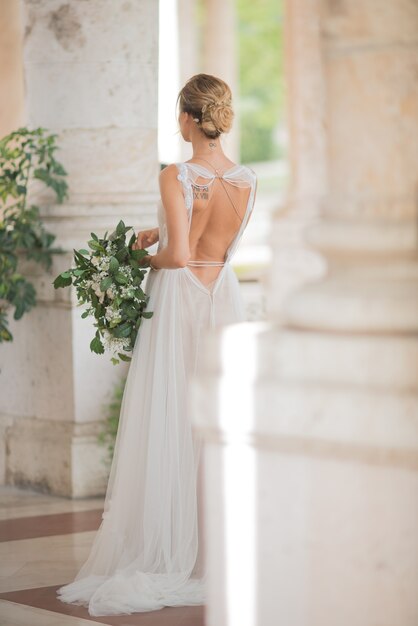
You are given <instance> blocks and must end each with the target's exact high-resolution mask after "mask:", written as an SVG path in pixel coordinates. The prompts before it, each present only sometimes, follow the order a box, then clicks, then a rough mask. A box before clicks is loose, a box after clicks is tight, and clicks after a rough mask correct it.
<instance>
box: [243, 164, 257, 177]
mask: <svg viewBox="0 0 418 626" xmlns="http://www.w3.org/2000/svg"><path fill="white" fill-rule="evenodd" d="M245 167H246V168H247V170H248V171H249V172H250V174H251V176H252V177H253V178H257V174H256V173H255V172H254V170H253V169H252V167H250V166H249V165H246V166H245Z"/></svg>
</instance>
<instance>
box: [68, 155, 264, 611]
mask: <svg viewBox="0 0 418 626" xmlns="http://www.w3.org/2000/svg"><path fill="white" fill-rule="evenodd" d="M176 165H177V168H178V175H177V179H178V180H179V181H180V182H181V185H182V190H183V195H184V202H185V210H186V211H187V214H188V218H189V237H190V242H191V250H192V259H191V260H190V261H189V264H188V265H187V266H186V267H182V268H178V269H161V270H159V271H152V270H151V271H150V273H149V275H148V278H147V287H146V291H147V293H148V295H149V296H150V299H149V303H148V310H150V311H153V316H152V318H150V319H144V320H143V321H142V324H141V328H140V331H139V333H138V336H137V340H136V343H135V346H134V350H133V353H132V361H131V363H130V367H129V371H128V377H127V380H126V384H125V390H124V394H123V398H122V405H121V412H120V417H119V427H118V432H117V437H116V442H115V449H114V456H113V460H112V465H111V469H110V476H109V482H108V486H107V491H106V497H105V502H104V512H103V516H102V522H101V525H100V527H99V529H98V531H97V533H96V535H95V538H94V541H93V545H92V548H91V551H90V554H89V556H88V558H87V560H86V561H85V563H84V564H83V566H82V567H81V569H80V570H79V572H78V573H77V575H76V577H75V579H74V581H73V582H71V583H69V584H66V585H64V586H63V587H60V588H59V589H58V597H59V599H60V600H62V601H63V602H68V603H75V604H80V605H83V606H86V607H87V608H88V611H89V613H90V615H94V616H99V615H112V614H127V613H135V612H140V611H152V610H156V609H160V608H162V607H164V606H185V605H193V604H203V603H204V601H205V572H204V565H202V563H203V559H202V541H201V539H202V536H201V535H202V532H201V522H202V520H201V519H200V514H199V509H200V506H199V502H200V499H201V493H200V487H199V486H198V466H199V459H200V448H201V443H200V441H199V440H198V437H197V436H196V434H195V433H194V431H193V429H192V415H191V414H190V413H191V411H190V408H189V402H188V382H189V380H190V378H191V377H192V376H193V375H194V374H195V372H196V370H197V369H198V367H199V358H200V357H201V351H200V345H201V337H202V334H203V333H205V332H207V331H208V330H209V329H211V328H214V327H217V326H222V325H225V324H230V323H236V322H240V321H243V320H244V309H243V302H242V299H241V293H240V288H239V283H238V279H237V277H236V275H235V272H234V271H233V269H232V267H231V265H230V261H231V259H232V257H233V255H234V253H235V251H236V249H237V246H238V244H239V241H240V239H241V237H242V234H243V232H244V230H245V227H246V225H247V223H248V220H249V218H250V215H251V212H252V210H253V206H254V200H255V193H256V184H257V180H256V175H255V173H254V171H253V170H252V169H251V168H249V167H247V166H245V165H235V166H234V167H231V168H229V169H227V170H224V171H223V172H222V173H219V172H218V171H217V170H215V172H214V171H212V170H209V169H207V168H206V167H203V166H201V165H200V164H198V163H195V162H183V163H177V164H176ZM231 220H235V222H234V221H231ZM158 224H159V235H160V237H159V245H158V249H159V250H161V249H162V248H164V247H165V246H166V245H167V241H168V239H167V228H166V221H165V210H164V207H163V205H162V202H161V200H160V201H159V206H158ZM234 224H236V229H235V231H234V233H233V236H232V237H231V238H230V240H229V241H228V242H227V244H226V247H225V249H224V255H223V257H221V258H218V259H214V258H210V257H211V256H212V255H211V254H210V252H211V249H209V248H207V247H206V250H207V253H206V257H205V256H203V255H204V254H205V243H204V242H205V240H206V242H207V241H209V242H210V237H209V239H208V237H206V235H207V234H208V233H212V234H213V235H211V236H215V237H218V238H219V241H227V239H228V232H227V227H228V228H229V229H233V228H234ZM231 232H232V230H231ZM217 241H218V240H217ZM200 242H203V244H202V245H201V244H200ZM206 245H207V244H206ZM193 252H195V255H194V256H193ZM202 256H203V258H202ZM208 268H209V269H208ZM208 272H209V273H210V274H211V275H210V276H209V278H211V280H208Z"/></svg>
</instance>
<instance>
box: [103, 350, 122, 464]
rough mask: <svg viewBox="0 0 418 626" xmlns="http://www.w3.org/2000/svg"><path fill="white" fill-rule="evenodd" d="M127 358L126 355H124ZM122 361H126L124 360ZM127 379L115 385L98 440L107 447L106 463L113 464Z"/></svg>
mask: <svg viewBox="0 0 418 626" xmlns="http://www.w3.org/2000/svg"><path fill="white" fill-rule="evenodd" d="M123 356H125V355H123ZM122 360H125V358H124V359H122ZM125 383H126V378H121V379H120V380H119V381H118V382H117V383H116V385H115V388H114V391H113V395H112V398H111V401H110V403H109V405H108V406H107V410H106V418H105V421H104V423H103V429H102V431H101V432H100V433H99V436H98V440H99V442H100V443H101V444H103V445H107V451H108V457H107V459H106V463H109V464H110V463H111V462H112V458H113V453H114V450H115V441H116V434H117V431H118V426H119V416H120V409H121V405H122V398H123V391H124V389H125Z"/></svg>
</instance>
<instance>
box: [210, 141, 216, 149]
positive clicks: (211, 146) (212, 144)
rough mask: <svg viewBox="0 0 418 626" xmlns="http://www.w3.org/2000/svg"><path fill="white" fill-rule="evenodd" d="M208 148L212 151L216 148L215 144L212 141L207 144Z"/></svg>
mask: <svg viewBox="0 0 418 626" xmlns="http://www.w3.org/2000/svg"><path fill="white" fill-rule="evenodd" d="M209 148H212V150H213V148H216V143H215V142H214V141H210V142H209Z"/></svg>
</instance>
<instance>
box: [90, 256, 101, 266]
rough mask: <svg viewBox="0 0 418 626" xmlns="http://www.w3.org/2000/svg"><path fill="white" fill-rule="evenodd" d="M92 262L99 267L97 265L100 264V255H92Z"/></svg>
mask: <svg viewBox="0 0 418 626" xmlns="http://www.w3.org/2000/svg"><path fill="white" fill-rule="evenodd" d="M91 262H92V263H93V265H94V266H95V267H97V266H98V265H99V263H100V259H99V257H98V256H92V257H91Z"/></svg>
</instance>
